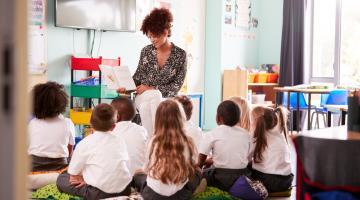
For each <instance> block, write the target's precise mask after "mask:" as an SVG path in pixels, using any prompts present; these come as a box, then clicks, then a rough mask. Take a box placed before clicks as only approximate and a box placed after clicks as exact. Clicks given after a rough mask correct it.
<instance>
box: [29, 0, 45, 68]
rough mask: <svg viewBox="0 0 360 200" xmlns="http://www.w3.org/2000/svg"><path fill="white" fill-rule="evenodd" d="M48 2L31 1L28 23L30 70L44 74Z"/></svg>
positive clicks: (40, 0)
mask: <svg viewBox="0 0 360 200" xmlns="http://www.w3.org/2000/svg"><path fill="white" fill-rule="evenodd" d="M45 2H46V0H31V1H30V4H29V11H30V12H29V21H28V69H29V73H30V74H44V73H45V72H46V67H47V53H46V52H47V43H46V13H45V10H46V5H45Z"/></svg>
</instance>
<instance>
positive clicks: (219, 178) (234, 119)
mask: <svg viewBox="0 0 360 200" xmlns="http://www.w3.org/2000/svg"><path fill="white" fill-rule="evenodd" d="M239 116H240V110H239V107H238V106H237V105H236V104H235V103H234V102H233V101H230V100H226V101H223V102H222V103H220V105H219V106H218V108H217V115H216V122H217V124H218V125H219V126H218V127H216V128H215V129H213V130H212V131H210V132H209V133H207V134H204V140H203V141H202V142H201V144H200V148H199V162H198V164H199V166H200V167H202V166H203V165H204V163H205V160H206V157H207V156H208V155H209V154H210V152H212V159H213V162H214V163H213V165H214V168H210V169H205V170H204V173H203V175H204V177H205V178H206V181H207V184H208V186H214V187H217V188H219V189H222V190H225V191H228V190H229V189H230V187H231V186H232V185H233V183H234V182H235V181H236V179H237V178H238V177H240V176H241V175H247V174H248V173H249V170H248V169H247V168H246V167H247V165H248V163H249V160H248V156H249V150H250V135H249V134H248V133H247V131H246V130H244V129H242V128H239V127H237V126H236V124H237V123H238V121H239Z"/></svg>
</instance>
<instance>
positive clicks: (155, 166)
mask: <svg viewBox="0 0 360 200" xmlns="http://www.w3.org/2000/svg"><path fill="white" fill-rule="evenodd" d="M184 121H185V114H184V111H183V110H182V107H181V105H179V103H178V102H177V101H175V100H172V99H168V100H165V101H163V102H161V103H160V105H159V107H158V108H157V110H156V117H155V134H154V137H153V140H152V142H150V144H151V145H150V152H149V160H150V162H149V163H148V166H147V170H148V175H149V176H150V177H153V178H156V179H158V180H160V181H161V182H162V183H165V184H169V183H172V184H180V183H183V182H184V181H185V180H186V179H192V178H193V177H194V176H195V168H196V165H195V160H193V156H194V155H196V150H195V146H194V143H193V141H192V139H191V138H190V137H188V136H186V134H185V131H184V127H183V126H184V124H183V123H184Z"/></svg>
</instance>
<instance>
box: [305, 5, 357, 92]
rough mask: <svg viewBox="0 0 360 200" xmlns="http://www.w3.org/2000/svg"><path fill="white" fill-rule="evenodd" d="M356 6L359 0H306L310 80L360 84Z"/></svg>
mask: <svg viewBox="0 0 360 200" xmlns="http://www.w3.org/2000/svg"><path fill="white" fill-rule="evenodd" d="M359 7H360V1H359V0H312V1H309V4H308V5H307V9H309V10H310V12H307V13H309V14H310V20H308V21H306V22H308V24H306V27H307V28H308V30H309V32H310V34H309V36H310V40H305V41H309V42H310V45H305V46H307V47H309V51H308V53H309V54H310V55H309V62H308V63H309V65H310V66H311V67H310V68H311V69H310V81H311V82H331V83H334V84H341V85H359V84H360V53H359V52H360V38H359V35H360V12H359V9H358V8H359Z"/></svg>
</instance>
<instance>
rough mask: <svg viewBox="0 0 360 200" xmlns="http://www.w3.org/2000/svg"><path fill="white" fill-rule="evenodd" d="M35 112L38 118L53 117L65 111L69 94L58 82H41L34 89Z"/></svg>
mask: <svg viewBox="0 0 360 200" xmlns="http://www.w3.org/2000/svg"><path fill="white" fill-rule="evenodd" d="M32 96H33V114H34V116H35V117H36V118H38V119H45V118H52V117H56V116H57V115H59V114H61V113H63V112H65V109H66V105H67V103H68V95H67V94H66V92H65V91H64V86H63V85H61V84H58V83H56V82H47V83H41V84H37V85H35V86H34V88H33V89H32Z"/></svg>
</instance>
